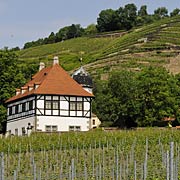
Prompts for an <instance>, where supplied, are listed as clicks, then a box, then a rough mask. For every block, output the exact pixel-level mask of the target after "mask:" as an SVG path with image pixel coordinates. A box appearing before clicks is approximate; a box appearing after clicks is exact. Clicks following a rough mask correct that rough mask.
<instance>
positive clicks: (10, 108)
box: [9, 106, 12, 115]
mask: <svg viewBox="0 0 180 180" xmlns="http://www.w3.org/2000/svg"><path fill="white" fill-rule="evenodd" d="M9 115H12V106H11V107H9Z"/></svg>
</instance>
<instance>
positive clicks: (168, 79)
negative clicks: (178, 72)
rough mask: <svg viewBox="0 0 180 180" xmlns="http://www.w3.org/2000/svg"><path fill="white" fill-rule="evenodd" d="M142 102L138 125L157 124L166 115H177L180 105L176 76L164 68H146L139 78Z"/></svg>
mask: <svg viewBox="0 0 180 180" xmlns="http://www.w3.org/2000/svg"><path fill="white" fill-rule="evenodd" d="M137 81H138V89H139V97H138V100H139V101H140V104H141V108H140V109H141V110H140V114H139V117H138V118H137V119H136V122H137V124H138V126H155V125H158V124H160V123H162V119H163V118H164V117H174V116H176V114H177V112H178V109H179V106H178V102H177V101H176V97H177V92H178V91H179V90H180V89H179V88H178V87H177V85H176V80H175V78H174V77H173V76H172V75H170V74H169V73H168V72H167V71H166V70H165V69H164V68H154V67H149V68H145V69H144V70H143V71H142V72H141V73H140V74H139V75H138V78H137Z"/></svg>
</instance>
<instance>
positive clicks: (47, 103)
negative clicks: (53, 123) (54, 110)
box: [46, 100, 51, 109]
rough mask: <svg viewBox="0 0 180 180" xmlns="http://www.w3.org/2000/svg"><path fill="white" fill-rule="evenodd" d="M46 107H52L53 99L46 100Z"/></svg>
mask: <svg viewBox="0 0 180 180" xmlns="http://www.w3.org/2000/svg"><path fill="white" fill-rule="evenodd" d="M46 109H51V101H49V100H48V101H46Z"/></svg>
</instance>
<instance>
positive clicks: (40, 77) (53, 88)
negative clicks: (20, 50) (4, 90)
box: [6, 64, 94, 103]
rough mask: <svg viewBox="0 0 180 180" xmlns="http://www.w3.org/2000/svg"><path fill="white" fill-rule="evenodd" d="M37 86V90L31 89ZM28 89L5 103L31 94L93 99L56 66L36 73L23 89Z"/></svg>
mask: <svg viewBox="0 0 180 180" xmlns="http://www.w3.org/2000/svg"><path fill="white" fill-rule="evenodd" d="M33 84H34V87H35V86H36V85H39V86H38V87H37V88H33V89H32V85H33ZM28 86H29V87H30V88H31V90H30V91H28V88H27V89H26V91H25V92H24V93H23V94H21V93H20V94H18V95H16V96H13V97H11V98H10V99H8V100H7V101H6V103H9V102H11V101H14V100H17V99H20V98H23V97H26V96H29V95H32V94H48V95H68V96H83V97H94V96H93V95H92V94H90V93H88V92H87V91H86V90H84V89H83V88H82V86H81V85H80V84H78V83H77V82H76V81H75V80H74V79H72V78H71V77H70V75H69V74H68V73H67V72H66V71H65V70H64V69H63V68H62V67H60V66H59V65H58V64H55V65H53V66H51V67H47V68H44V69H42V70H41V71H39V72H38V73H36V74H35V75H34V76H33V77H32V80H30V81H29V82H28V83H26V84H25V85H24V86H23V87H28Z"/></svg>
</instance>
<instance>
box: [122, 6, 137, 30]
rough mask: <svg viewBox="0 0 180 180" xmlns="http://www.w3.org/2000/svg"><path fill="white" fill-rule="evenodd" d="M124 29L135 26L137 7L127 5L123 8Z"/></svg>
mask: <svg viewBox="0 0 180 180" xmlns="http://www.w3.org/2000/svg"><path fill="white" fill-rule="evenodd" d="M124 14H125V19H124V23H123V25H124V27H125V29H126V30H129V29H131V28H132V27H134V26H135V25H136V18H137V7H136V6H135V4H127V5H125V7H124Z"/></svg>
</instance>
